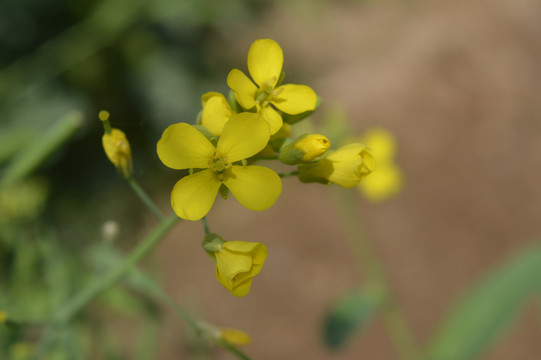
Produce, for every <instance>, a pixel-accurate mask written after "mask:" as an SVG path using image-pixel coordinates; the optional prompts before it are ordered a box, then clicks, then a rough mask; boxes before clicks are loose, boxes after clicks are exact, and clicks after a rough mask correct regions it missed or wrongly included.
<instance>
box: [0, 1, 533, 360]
mask: <svg viewBox="0 0 541 360" xmlns="http://www.w3.org/2000/svg"><path fill="white" fill-rule="evenodd" d="M540 33H541V3H539V2H538V1H537V0H492V1H483V0H475V1H472V0H467V1H466V0H457V1H428V0H416V1H414V0H411V1H399V0H384V1H370V0H365V1H346V0H341V1H325V0H315V1H308V0H301V1H295V2H289V1H278V0H277V1H258V0H251V1H242V0H230V1H227V2H225V1H212V0H204V1H203V0H155V1H147V0H130V1H128V0H102V1H90V0H67V1H55V0H2V1H1V2H0V119H1V120H0V142H1V143H0V148H2V150H1V151H0V161H2V163H3V164H4V165H6V164H9V162H10V160H11V159H12V156H13V154H16V153H17V152H18V151H20V150H21V149H24V148H25V147H28V146H30V145H31V144H32V143H33V142H35V141H36V139H38V138H39V137H40V136H41V134H43V133H44V132H46V131H47V130H48V129H50V128H51V127H53V126H54V125H53V124H54V123H55V122H56V121H58V119H60V118H63V117H65V116H73V115H72V114H74V111H75V112H77V113H78V114H81V115H82V118H83V119H84V121H83V123H82V125H81V126H80V128H78V129H77V131H75V132H74V135H73V136H72V137H71V138H70V140H69V141H67V143H66V144H65V145H64V146H63V147H62V148H61V149H59V150H58V151H56V152H54V154H53V156H52V157H49V158H48V159H47V161H45V162H44V163H43V164H42V165H41V166H39V168H38V169H37V171H36V172H35V174H34V175H33V179H34V180H33V181H36V182H37V183H38V184H39V185H36V186H34V187H32V189H33V190H28V191H36V192H37V193H38V195H36V196H33V197H32V199H34V200H36V198H37V199H38V200H39V201H37V203H36V204H34V203H32V202H31V200H28V201H29V202H30V203H31V205H32V206H31V207H32V209H34V210H32V211H29V213H28V214H25V215H24V216H23V218H24V219H22V220H21V219H20V218H18V217H16V216H12V214H11V213H10V212H9V211H8V210H5V209H6V208H7V205H6V204H8V203H9V201H12V199H11V200H10V199H9V196H7V197H6V195H5V194H4V195H3V196H4V197H3V198H2V199H3V203H4V205H3V209H4V210H3V211H4V213H3V215H2V216H3V218H2V223H1V226H2V228H3V230H2V231H0V233H1V234H2V238H3V245H2V247H3V249H2V252H0V259H1V261H2V264H1V266H2V268H3V269H6V268H7V267H8V266H9V265H10V264H11V263H12V262H13V254H12V252H13V249H15V248H16V245H14V241H13V239H17V240H16V241H34V242H35V241H40V240H39V239H40V236H43V233H47V234H51V233H53V234H54V236H55V239H56V240H55V241H56V243H57V244H59V247H60V248H62V249H63V251H64V252H65V253H66V254H68V255H66V256H68V257H69V258H71V259H73V260H71V261H72V262H78V261H82V260H80V259H81V257H82V256H83V255H82V254H85V251H86V250H87V249H88V248H90V247H92V244H93V243H95V242H97V241H99V240H100V238H101V228H102V225H103V224H104V223H105V222H106V221H109V220H114V221H116V222H117V223H118V225H119V226H120V234H119V235H118V238H117V245H118V246H119V247H120V248H122V249H126V250H128V249H131V248H132V247H133V246H134V245H135V244H136V243H137V241H138V240H139V239H141V238H142V237H143V236H144V235H145V234H146V233H148V232H149V231H150V229H152V227H153V226H154V225H155V224H156V221H155V220H154V219H153V218H152V216H151V214H150V213H149V212H148V211H147V210H146V209H145V208H144V207H143V205H142V204H140V202H139V201H138V199H137V198H135V196H134V195H133V194H132V193H131V191H130V189H129V188H128V187H127V186H126V184H125V182H124V181H123V179H122V178H121V177H120V176H119V175H118V174H116V173H115V170H114V168H113V167H112V166H111V164H110V163H108V161H107V159H106V158H105V155H104V154H103V150H102V148H101V134H102V128H101V124H100V123H99V121H98V119H97V113H98V111H99V110H101V109H107V110H108V111H109V112H110V113H111V114H112V116H111V121H112V123H113V126H115V127H118V128H121V129H123V130H124V131H125V132H126V134H127V136H128V138H129V139H130V142H131V144H132V151H133V157H134V169H135V176H136V178H137V179H138V180H139V181H140V183H141V184H142V186H143V187H144V188H145V189H147V190H148V192H149V194H151V196H152V197H153V198H155V199H156V201H157V202H158V204H159V206H160V208H161V209H163V211H166V212H169V211H170V210H169V209H170V208H169V196H170V190H171V189H172V186H173V185H174V183H175V182H176V181H177V180H178V178H179V173H178V172H176V171H173V170H170V169H168V168H166V167H165V166H163V165H162V164H161V163H160V161H159V159H158V157H157V155H156V152H155V144H156V142H157V140H158V139H159V137H160V135H161V132H162V131H163V130H164V129H165V127H167V126H168V125H169V124H171V123H174V122H181V121H182V122H194V121H195V118H196V116H197V114H198V112H199V111H200V106H201V105H200V96H201V95H202V94H203V93H205V92H207V91H219V92H222V93H225V92H226V91H227V84H226V81H225V79H226V76H227V73H228V72H229V70H230V69H231V68H234V67H236V68H240V69H243V70H244V69H246V54H247V50H248V48H249V45H250V44H251V42H252V41H254V40H255V39H258V38H272V39H274V40H276V41H277V42H278V43H279V44H280V45H281V46H282V48H283V50H284V54H285V65H284V71H285V72H286V82H290V83H302V84H307V85H309V86H311V87H312V88H313V89H315V91H316V92H317V93H318V95H319V96H321V97H322V99H323V101H324V102H323V105H322V107H321V108H320V109H319V111H318V112H317V113H316V114H315V115H314V116H313V118H312V119H311V121H314V123H315V124H321V123H322V122H323V121H325V120H324V119H325V118H326V116H328V114H331V113H336V112H337V111H338V112H342V113H344V114H345V115H346V116H347V119H348V121H349V125H350V127H351V130H352V135H356V134H361V133H362V132H363V131H364V130H365V129H367V128H369V127H373V126H381V127H385V128H387V129H388V130H390V131H391V132H392V133H394V134H395V136H396V138H397V142H398V158H397V162H398V164H399V165H400V166H401V167H402V169H403V171H404V175H405V184H404V188H403V191H402V193H401V194H400V195H399V196H397V197H395V198H393V199H390V200H389V201H386V202H384V203H381V204H371V203H369V202H368V201H366V200H364V199H363V198H362V197H361V195H360V194H357V193H356V192H355V191H356V190H355V189H353V190H351V192H352V194H354V195H355V196H357V195H358V202H359V205H360V207H361V214H360V216H359V223H360V224H362V225H363V226H364V229H365V232H366V234H367V236H368V237H369V238H370V240H371V241H372V243H373V245H374V247H375V251H376V253H377V254H378V255H379V256H380V257H381V261H382V263H383V265H384V267H385V271H386V273H387V275H388V277H389V280H390V284H391V286H392V288H393V289H394V292H395V293H396V295H397V299H398V301H399V302H400V304H401V306H402V309H403V311H404V313H405V316H406V318H407V320H408V322H409V323H410V326H411V328H412V330H413V333H414V336H415V338H416V340H417V341H418V342H419V343H420V344H425V343H426V342H427V341H429V339H430V338H431V335H432V333H433V332H434V330H435V329H436V328H437V326H438V324H439V323H440V321H441V319H442V317H443V316H444V315H445V314H446V311H447V309H449V307H450V306H451V305H452V304H453V303H454V301H455V300H456V299H457V298H458V296H459V295H460V294H461V293H462V292H463V291H464V290H466V289H467V288H468V286H470V285H471V284H472V283H473V281H475V279H476V278H478V277H479V276H481V275H482V274H484V273H485V272H486V271H488V270H489V269H490V268H492V267H494V266H496V265H497V264H499V263H501V262H502V261H504V260H505V259H507V258H508V257H509V256H510V255H511V254H513V253H515V252H516V251H519V250H520V249H522V248H524V247H525V246H527V245H528V244H531V243H534V242H535V241H536V238H538V236H539V235H540V234H541V224H540V222H539V214H540V213H541V192H540V191H539V190H538V189H537V187H539V184H540V183H541V157H540V154H541V66H540V64H541V37H540V36H539V34H540ZM2 144H3V145H2ZM6 144H8V145H6ZM3 168H4V169H5V167H3ZM34 185H35V184H34ZM28 191H26V190H25V191H24V192H25V193H28ZM40 199H41V200H40ZM10 214H11V215H10ZM208 220H209V224H210V227H211V230H212V231H214V232H218V233H220V234H221V235H222V236H223V237H224V238H226V239H229V240H244V241H258V242H264V243H265V244H266V245H267V247H268V249H269V258H268V260H267V263H266V265H265V268H264V271H263V272H262V273H261V275H259V276H258V278H257V279H256V281H255V282H254V285H253V287H252V291H251V293H250V294H249V295H248V296H246V297H245V298H241V299H238V298H235V297H233V296H231V295H230V294H229V293H228V292H227V291H226V290H225V289H224V288H223V287H222V286H221V285H219V284H218V283H217V282H216V281H215V274H214V267H213V264H212V261H211V260H210V259H209V258H208V257H207V255H206V254H205V253H204V252H203V251H202V250H201V248H200V244H201V241H202V238H203V234H204V233H203V228H202V226H201V224H200V223H198V222H193V223H192V222H183V223H182V224H181V225H180V226H178V228H176V229H175V230H174V231H173V232H172V233H171V234H170V235H169V236H168V237H167V238H166V239H165V240H164V242H163V243H162V244H161V245H160V247H159V248H158V249H157V251H156V252H155V254H154V256H153V258H152V259H150V261H149V264H147V265H149V266H150V267H151V268H153V269H154V271H158V272H159V273H160V276H159V277H160V278H161V279H162V281H163V283H164V286H165V289H166V290H167V292H168V293H169V294H170V295H171V297H172V298H174V299H175V300H176V301H177V302H178V303H179V304H181V305H182V306H183V307H185V308H187V309H190V311H192V312H194V313H195V314H197V315H198V316H200V317H202V318H204V319H207V320H208V321H210V322H213V323H216V324H218V325H224V326H234V327H237V328H240V329H243V330H245V331H247V332H248V333H250V334H251V336H252V338H253V343H252V344H251V345H249V346H247V347H246V348H245V349H246V352H247V353H248V354H250V355H251V356H253V358H254V359H358V358H366V359H373V360H378V359H382V360H383V359H396V358H397V355H396V352H395V351H394V349H393V347H392V344H391V342H390V340H389V338H388V335H387V333H386V331H385V327H384V326H383V324H382V322H381V321H380V320H378V319H376V320H374V321H373V322H372V323H371V324H370V325H369V326H367V327H366V329H364V331H363V332H362V334H357V335H356V336H355V337H354V338H352V339H351V341H350V342H349V343H348V344H347V346H345V347H344V348H343V349H341V350H340V351H331V350H328V349H327V348H326V347H325V346H324V345H323V343H322V340H321V339H322V336H321V332H322V331H321V325H322V322H323V315H324V313H325V312H326V310H327V309H328V307H329V306H330V304H331V303H332V302H333V301H334V300H335V299H336V298H337V297H338V296H339V295H340V294H342V293H344V292H345V291H347V290H349V289H352V288H355V287H358V286H359V285H360V284H362V283H363V275H362V274H361V273H360V272H359V269H358V265H357V264H356V263H355V257H354V255H353V253H352V250H351V248H350V247H349V244H348V242H347V240H346V239H345V235H344V231H343V228H342V224H341V219H340V217H339V215H338V213H337V210H336V206H335V203H334V202H333V198H332V193H330V192H329V188H328V187H326V186H323V185H319V184H311V185H303V184H300V183H299V182H298V181H297V180H296V179H295V178H289V179H285V180H284V192H283V194H282V196H281V197H280V199H279V200H278V202H277V203H276V205H275V206H274V207H272V208H271V209H269V210H268V211H265V212H263V213H255V212H251V211H249V210H246V209H244V208H243V207H242V206H240V205H239V204H238V203H236V202H235V201H234V200H228V201H223V200H221V199H218V200H217V203H216V205H215V206H214V208H213V209H212V211H211V213H210V214H209V216H208ZM20 229H26V230H25V231H23V230H21V231H19V230H20ZM6 234H7V235H6ZM47 236H49V235H47ZM23 238H24V239H23ZM30 238H32V239H38V240H28V239H30ZM6 239H8V240H6ZM9 239H11V240H9ZM25 239H26V240H25ZM50 256H52V257H54V256H55V254H54V253H53V254H50ZM21 266H24V264H23V265H21ZM28 266H32V263H30V265H28ZM4 271H5V270H4ZM8 277H9V273H5V272H4V274H0V279H1V281H4V283H6V282H7V281H8V280H7V278H8ZM61 278H62V277H59V278H53V279H52V280H50V281H51V282H52V283H55V282H58V281H61V280H59V279H61ZM21 281H23V280H21ZM24 281H26V282H27V283H28V284H33V283H34V282H39V280H36V279H34V278H32V277H27V278H26V279H25V280H24ZM49 286H51V285H50V284H49V285H44V286H43V289H42V290H43V294H45V295H44V296H46V295H47V294H48V292H50V291H51V290H50V289H51V288H50V287H49ZM17 294H19V296H20V297H19V298H17V301H19V299H22V297H25V299H27V300H28V296H30V295H29V294H30V292H25V291H22V290H21V292H19V293H17ZM21 294H22V295H21ZM14 296H15V295H13V297H11V298H9V297H8V298H6V297H4V298H3V300H2V301H4V306H6V305H5V304H6V302H7V301H14V300H15V299H16V298H15V297H14ZM21 302H23V303H24V301H23V300H21ZM0 303H2V302H1V301H0ZM534 305H535V304H534V302H533V301H532V303H531V304H529V305H527V306H526V307H525V308H524V309H523V310H522V311H521V312H520V314H519V317H518V320H517V321H516V322H515V323H513V325H512V326H511V327H510V328H509V332H508V333H507V335H506V336H505V337H503V338H502V339H501V341H499V342H497V343H496V344H495V345H494V346H492V347H491V349H490V351H488V352H487V353H486V354H485V355H484V356H483V357H482V359H490V360H507V359H539V358H541V341H540V331H541V329H540V325H539V313H538V309H536V308H535V307H534ZM40 309H41V310H40ZM34 310H35V311H36V312H37V313H39V311H42V310H43V307H39V309H37V310H36V309H34ZM157 311H158V312H159V313H160V314H162V315H161V321H160V323H159V328H158V330H157V331H158V332H157V334H158V336H157V338H158V345H157V350H156V351H157V353H158V355H157V357H156V358H158V359H191V358H204V357H203V356H210V357H211V358H213V359H232V358H233V357H232V355H230V354H228V353H226V352H225V351H223V350H222V349H220V348H216V349H214V350H213V351H212V353H211V354H210V355H209V354H207V355H205V354H204V352H202V351H200V350H199V349H198V348H197V346H196V345H194V340H193V336H192V335H191V334H190V330H188V329H187V328H186V327H185V325H184V324H183V322H182V321H181V319H179V318H178V317H176V316H175V315H174V314H173V312H171V311H170V310H168V309H166V308H159V309H158V310H157ZM96 316H97V317H99V318H100V320H101V323H102V325H103V324H105V326H106V327H108V328H109V329H112V330H111V331H110V333H112V334H114V335H115V336H117V337H118V338H119V339H120V345H119V349H120V350H119V351H120V353H121V354H122V355H123V356H124V357H123V358H133V356H135V355H134V353H135V352H137V351H138V350H137V349H138V347H137V346H136V342H137V340H136V339H135V337H134V336H132V330H133V328H134V327H136V326H137V321H135V320H134V319H133V318H130V317H129V316H126V315H125V314H124V315H123V314H118V313H115V312H114V311H111V313H105V314H103V313H99V315H96ZM91 356H95V358H96V359H99V358H100V357H99V356H98V355H91ZM196 356H200V357H196ZM91 358H94V357H91ZM456 360H461V359H456Z"/></svg>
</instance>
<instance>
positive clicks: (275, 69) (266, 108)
mask: <svg viewBox="0 0 541 360" xmlns="http://www.w3.org/2000/svg"><path fill="white" fill-rule="evenodd" d="M283 62H284V55H283V53H282V49H281V48H280V45H278V43H276V41H274V40H271V39H260V40H256V41H254V42H253V43H252V45H251V46H250V50H249V51H248V71H249V72H250V75H251V76H252V79H253V82H252V80H250V79H249V78H248V77H247V76H246V75H245V74H244V73H243V72H242V71H240V70H238V69H233V70H231V72H230V73H229V75H228V76H227V84H228V85H229V87H230V88H231V90H233V93H234V94H235V98H236V99H237V101H238V102H239V104H240V105H241V106H242V107H243V108H245V109H246V110H250V109H252V108H254V107H255V108H256V110H257V112H258V113H259V114H260V115H261V116H262V117H263V118H264V119H265V120H266V121H267V122H268V123H269V124H270V128H271V134H274V133H276V132H277V131H278V130H279V129H280V127H281V126H282V122H283V121H282V117H281V116H280V114H279V113H278V112H277V111H276V110H275V109H274V108H273V107H272V106H274V107H276V108H277V109H278V110H281V111H283V112H284V113H286V114H291V115H296V114H300V113H303V112H306V111H310V110H314V109H315V107H316V104H317V95H316V93H315V92H314V90H312V89H311V88H310V87H308V86H306V85H294V84H288V85H280V84H279V81H280V78H281V75H282V65H283ZM254 82H255V84H254ZM270 104H272V106H270Z"/></svg>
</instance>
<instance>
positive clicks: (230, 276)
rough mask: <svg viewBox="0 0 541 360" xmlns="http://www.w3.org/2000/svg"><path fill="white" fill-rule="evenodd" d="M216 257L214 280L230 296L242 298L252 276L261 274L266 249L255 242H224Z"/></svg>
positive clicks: (248, 287) (250, 282)
mask: <svg viewBox="0 0 541 360" xmlns="http://www.w3.org/2000/svg"><path fill="white" fill-rule="evenodd" d="M214 255H215V257H216V278H217V279H218V282H220V284H222V285H223V286H224V287H225V288H226V289H227V290H229V291H230V292H231V294H233V295H235V296H238V297H242V296H245V295H247V294H248V293H249V292H250V287H251V286H252V280H253V279H254V276H256V275H257V274H259V273H260V272H261V269H262V268H263V264H264V263H265V259H266V258H267V248H266V247H265V245H263V244H261V243H256V242H246V241H226V242H224V243H223V244H222V249H221V250H219V251H217V252H215V253H214Z"/></svg>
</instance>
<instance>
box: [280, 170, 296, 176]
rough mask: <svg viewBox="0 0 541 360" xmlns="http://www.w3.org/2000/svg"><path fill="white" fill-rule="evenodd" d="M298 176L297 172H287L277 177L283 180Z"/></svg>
mask: <svg viewBox="0 0 541 360" xmlns="http://www.w3.org/2000/svg"><path fill="white" fill-rule="evenodd" d="M298 174H299V172H298V171H297V170H295V171H290V172H287V173H281V174H278V176H280V177H281V178H285V177H288V176H296V175H298Z"/></svg>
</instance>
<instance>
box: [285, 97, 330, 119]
mask: <svg viewBox="0 0 541 360" xmlns="http://www.w3.org/2000/svg"><path fill="white" fill-rule="evenodd" d="M322 101H323V100H321V98H320V97H319V96H318V97H317V102H316V107H315V108H314V110H308V111H305V112H303V113H300V114H296V115H290V114H286V113H281V115H282V120H283V121H284V122H287V123H289V124H296V123H298V122H299V121H301V120H304V119H306V118H307V117H308V116H310V115H312V113H313V112H315V111H316V110H317V109H319V107H320V106H321V103H322Z"/></svg>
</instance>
